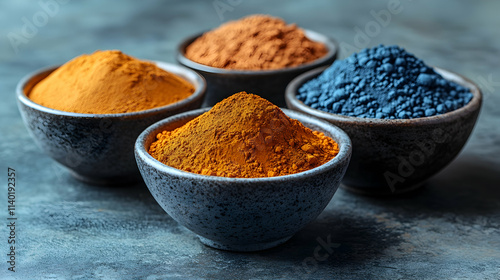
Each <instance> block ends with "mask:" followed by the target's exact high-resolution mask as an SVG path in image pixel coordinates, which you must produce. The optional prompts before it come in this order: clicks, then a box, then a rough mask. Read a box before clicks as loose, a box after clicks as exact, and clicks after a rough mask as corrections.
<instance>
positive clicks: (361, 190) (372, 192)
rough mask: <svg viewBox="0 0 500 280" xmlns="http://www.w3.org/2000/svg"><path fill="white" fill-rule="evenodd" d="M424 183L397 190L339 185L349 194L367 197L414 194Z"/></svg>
mask: <svg viewBox="0 0 500 280" xmlns="http://www.w3.org/2000/svg"><path fill="white" fill-rule="evenodd" d="M423 185H424V183H419V184H415V185H411V186H408V187H404V188H398V189H390V188H388V187H387V186H385V187H356V186H349V185H345V184H341V185H340V187H341V188H342V189H344V190H347V191H349V192H352V193H355V194H361V195H368V196H394V195H400V194H407V193H411V192H414V191H416V190H418V189H420V188H421V187H422V186H423Z"/></svg>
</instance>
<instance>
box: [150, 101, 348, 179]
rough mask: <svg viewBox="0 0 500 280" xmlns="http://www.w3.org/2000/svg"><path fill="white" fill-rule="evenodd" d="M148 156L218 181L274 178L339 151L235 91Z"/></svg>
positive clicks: (163, 136) (166, 135) (167, 135)
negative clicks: (213, 177)
mask: <svg viewBox="0 0 500 280" xmlns="http://www.w3.org/2000/svg"><path fill="white" fill-rule="evenodd" d="M157 139H158V140H157V141H156V142H153V144H151V147H150V149H149V153H150V154H151V155H152V156H153V157H154V158H156V159H157V160H159V161H160V162H162V163H164V164H166V165H168V166H171V167H175V168H177V169H181V170H184V171H188V172H192V173H198V174H203V175H214V176H222V177H240V178H256V177H273V176H281V175H288V174H293V173H298V172H302V171H306V170H309V169H311V168H314V167H317V166H320V165H322V164H324V163H325V162H327V161H329V160H331V159H332V158H333V157H335V155H336V154H337V153H338V145H337V143H335V141H333V139H331V138H329V137H327V136H325V135H324V134H323V133H320V132H317V131H312V130H311V129H309V128H306V127H305V126H304V125H302V124H301V123H300V122H299V121H297V120H294V119H290V118H289V117H288V116H286V115H285V114H284V113H283V111H281V110H280V109H279V108H278V107H277V106H275V105H273V104H272V103H271V102H269V101H267V100H265V99H263V98H261V97H259V96H257V95H253V94H247V93H245V92H241V93H237V94H234V95H232V96H231V97H229V98H226V99H224V100H223V101H221V102H219V103H218V104H216V105H215V106H214V107H213V108H212V109H211V110H210V111H208V112H206V113H204V114H202V115H200V116H198V117H197V118H195V119H193V120H191V121H190V122H188V123H187V124H185V125H184V126H181V127H179V128H177V129H175V130H174V131H163V132H162V133H159V134H158V135H157Z"/></svg>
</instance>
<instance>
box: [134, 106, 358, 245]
mask: <svg viewBox="0 0 500 280" xmlns="http://www.w3.org/2000/svg"><path fill="white" fill-rule="evenodd" d="M207 110H208V109H200V110H195V111H191V112H187V113H183V114H179V115H177V116H173V117H171V118H168V119H166V120H163V121H160V122H158V123H156V124H154V125H152V126H150V127H149V128H148V129H146V130H145V131H144V132H143V133H142V134H141V135H140V136H139V138H138V139H137V142H136V144H135V155H136V159H137V165H138V166H139V170H140V171H141V174H142V177H143V178H144V181H145V182H146V185H147V186H148V188H149V190H150V191H151V193H152V194H153V196H154V197H155V199H156V201H158V203H159V204H160V205H161V207H163V209H164V210H165V211H166V212H167V213H168V214H169V215H170V216H171V217H172V218H174V219H175V220H176V221H177V222H179V223H180V224H181V225H183V226H185V227H187V228H188V229H190V230H191V231H193V232H194V233H196V234H197V235H198V236H199V237H200V240H201V242H203V243H204V244H206V245H208V246H211V247H215V248H218V249H224V250H232V251H257V250H263V249H267V248H271V247H273V246H276V245H279V244H281V243H283V242H285V241H287V240H288V239H289V238H290V237H291V236H292V235H293V234H295V233H296V232H297V231H299V230H300V229H301V228H303V227H304V226H305V225H307V224H308V223H309V222H311V221H313V220H314V219H316V217H317V216H318V215H319V214H320V213H321V212H322V211H323V209H324V208H325V207H326V205H327V204H328V202H329V201H330V200H331V198H332V196H333V194H334V193H335V191H336V190H337V188H338V186H339V183H340V181H341V179H342V177H343V176H344V172H345V170H346V168H347V165H348V164H349V159H350V156H351V141H350V140H349V137H348V136H347V135H346V134H345V133H344V132H343V131H342V130H340V129H339V128H338V127H335V126H333V125H331V124H329V123H327V122H325V121H321V120H318V119H316V118H312V117H309V116H306V115H303V114H300V113H297V112H293V111H290V110H283V111H284V112H285V114H287V115H288V116H289V117H291V118H293V119H297V120H299V121H300V122H302V123H303V124H304V125H305V126H307V127H309V128H311V129H313V130H317V131H321V132H323V133H325V135H327V136H329V137H331V138H333V139H334V140H335V141H336V142H337V143H338V144H339V147H340V151H339V154H338V155H337V156H336V157H335V158H333V159H332V160H331V161H329V162H327V163H325V164H323V165H321V166H319V167H317V168H314V169H311V170H308V171H305V172H302V173H297V174H292V175H286V176H280V177H269V178H226V177H217V176H205V175H198V174H194V173H190V172H185V171H182V170H179V169H176V168H173V167H170V166H167V165H164V164H162V163H161V162H159V161H157V160H156V159H154V158H153V157H152V156H151V155H149V154H148V153H147V149H149V147H150V145H151V143H152V142H153V141H154V140H155V137H156V135H157V134H158V133H160V132H161V131H163V130H173V129H175V128H177V127H180V126H182V125H183V124H185V123H186V122H188V121H190V120H192V119H193V118H195V117H197V116H199V115H201V114H202V113H204V112H206V111H207Z"/></svg>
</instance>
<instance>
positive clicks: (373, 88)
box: [297, 45, 472, 119]
mask: <svg viewBox="0 0 500 280" xmlns="http://www.w3.org/2000/svg"><path fill="white" fill-rule="evenodd" d="M297 98H298V99H299V100H301V101H303V102H304V104H306V105H308V106H311V107H312V108H315V109H319V110H323V111H326V112H330V113H334V114H341V115H346V116H352V117H360V118H378V119H410V118H420V117H430V116H434V115H439V114H444V113H446V112H450V111H453V110H456V109H458V108H460V107H463V106H465V105H466V104H467V103H469V101H470V100H471V99H472V93H471V92H470V90H469V89H467V88H465V87H463V86H461V85H458V84H456V83H454V82H451V81H448V80H446V79H444V78H443V77H442V76H441V75H439V74H438V73H436V72H435V71H434V70H433V69H432V68H430V67H429V66H427V65H425V63H424V62H423V61H422V60H420V59H418V58H416V57H415V56H413V55H412V54H410V53H408V52H406V51H405V50H404V49H402V48H399V47H398V46H383V45H380V46H377V47H374V48H371V49H364V50H362V51H361V52H359V53H354V54H353V55H351V56H349V57H348V58H346V59H344V60H339V61H336V62H335V63H334V64H333V65H332V66H330V67H329V68H327V69H326V70H325V71H324V72H323V73H322V74H320V75H319V76H318V77H316V78H314V79H312V80H310V81H308V82H306V83H304V84H303V85H302V86H301V87H300V88H299V94H298V95H297Z"/></svg>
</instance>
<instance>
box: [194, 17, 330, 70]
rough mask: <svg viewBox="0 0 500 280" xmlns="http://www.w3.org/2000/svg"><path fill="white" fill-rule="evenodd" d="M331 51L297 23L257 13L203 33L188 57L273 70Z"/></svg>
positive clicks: (213, 63)
mask: <svg viewBox="0 0 500 280" xmlns="http://www.w3.org/2000/svg"><path fill="white" fill-rule="evenodd" d="M327 52H328V50H327V48H326V47H325V45H324V44H323V43H319V42H314V41H311V40H310V39H308V38H307V37H306V36H305V34H304V31H303V30H302V29H300V28H298V27H297V26H296V25H294V24H289V25H287V24H286V22H285V21H283V20H282V19H279V18H274V17H270V16H265V15H253V16H248V17H245V18H242V19H240V20H237V21H231V22H228V23H226V24H223V25H221V26H220V27H219V28H217V29H215V30H212V31H209V32H207V33H205V34H203V35H202V36H201V37H199V38H198V39H196V40H195V41H194V42H193V43H191V44H190V45H189V46H188V47H187V48H186V57H187V58H188V59H190V60H192V61H195V62H198V63H200V64H204V65H208V66H212V67H217V68H226V69H238V70H269V69H280V68H285V67H292V66H297V65H301V64H305V63H308V62H311V61H313V60H316V59H318V58H320V57H322V56H324V55H325V54H326V53H327Z"/></svg>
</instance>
